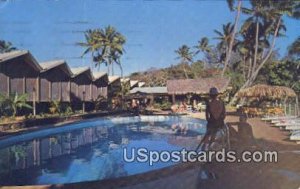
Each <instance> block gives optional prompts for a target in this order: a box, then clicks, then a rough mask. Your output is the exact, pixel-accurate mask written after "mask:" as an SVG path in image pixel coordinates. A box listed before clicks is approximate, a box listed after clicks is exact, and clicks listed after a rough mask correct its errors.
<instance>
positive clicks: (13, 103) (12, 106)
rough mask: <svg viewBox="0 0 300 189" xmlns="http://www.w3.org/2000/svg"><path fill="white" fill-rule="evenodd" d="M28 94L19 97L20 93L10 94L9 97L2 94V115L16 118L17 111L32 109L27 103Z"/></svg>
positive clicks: (0, 100)
mask: <svg viewBox="0 0 300 189" xmlns="http://www.w3.org/2000/svg"><path fill="white" fill-rule="evenodd" d="M27 98H28V94H26V93H25V94H22V95H18V93H13V94H10V95H9V96H6V95H3V94H0V109H1V112H2V113H1V114H2V115H5V116H13V117H15V116H16V114H17V111H18V110H19V109H22V108H28V109H32V107H31V106H30V105H29V104H28V103H27Z"/></svg>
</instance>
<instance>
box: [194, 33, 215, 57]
mask: <svg viewBox="0 0 300 189" xmlns="http://www.w3.org/2000/svg"><path fill="white" fill-rule="evenodd" d="M194 48H195V49H196V52H195V55H197V54H199V53H200V52H203V53H210V52H211V45H209V40H208V38H207V37H203V38H201V39H200V41H198V44H197V45H196V46H194Z"/></svg>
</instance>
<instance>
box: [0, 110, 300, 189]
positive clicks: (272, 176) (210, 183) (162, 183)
mask: <svg viewBox="0 0 300 189" xmlns="http://www.w3.org/2000/svg"><path fill="white" fill-rule="evenodd" d="M191 116H192V117H199V118H201V117H202V116H203V114H193V115H191ZM238 118H239V117H238V116H236V115H234V114H231V113H230V114H229V115H228V116H227V118H226V122H227V123H228V124H229V126H230V134H231V148H232V150H235V151H237V152H241V151H244V150H251V151H253V150H261V151H263V150H276V151H278V162H277V163H215V162H213V163H207V164H205V165H203V164H199V163H197V164H183V165H180V166H177V167H175V168H166V169H163V170H159V171H155V172H152V173H151V172H150V173H146V174H143V175H139V176H130V177H128V178H120V179H116V180H107V181H95V182H86V183H78V184H65V185H55V186H34V187H31V186H28V187H24V186H21V187H2V188H3V189H5V188H22V189H23V188H24V189H27V188H28V189H29V188H43V189H44V188H72V189H73V188H74V189H76V188H78V189H79V188H122V189H146V188H149V189H150V188H151V189H152V188H162V189H168V188H170V189H171V188H172V189H176V188H178V189H179V188H184V189H196V188H205V189H219V188H222V189H235V188H237V189H241V188H243V189H252V188H256V189H260V188H261V189H264V188H272V189H298V188H299V187H300V164H299V158H300V146H299V145H297V144H295V143H294V142H290V141H288V140H287V139H288V133H287V132H285V131H281V130H280V129H278V128H274V127H270V125H269V124H268V123H265V122H263V121H261V120H260V119H259V118H251V119H248V124H243V125H241V124H238ZM203 170H206V171H207V172H211V173H214V174H215V175H216V179H204V178H202V177H200V175H201V174H200V173H201V171H203Z"/></svg>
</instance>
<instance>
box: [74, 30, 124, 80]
mask: <svg viewBox="0 0 300 189" xmlns="http://www.w3.org/2000/svg"><path fill="white" fill-rule="evenodd" d="M125 42H126V39H125V37H124V36H123V35H122V34H121V33H120V32H118V31H117V30H116V29H115V28H114V27H112V26H107V27H106V28H105V29H94V30H87V31H86V32H85V42H83V43H78V45H80V46H84V47H86V50H85V51H84V53H83V55H82V56H84V55H85V54H87V53H91V54H92V58H93V61H94V62H95V63H96V66H100V64H105V65H106V66H107V72H108V74H112V75H113V74H114V67H113V64H114V63H115V64H117V65H119V66H120V65H121V63H120V58H121V56H122V55H123V53H124V52H125V50H124V44H125ZM120 68H121V67H120Z"/></svg>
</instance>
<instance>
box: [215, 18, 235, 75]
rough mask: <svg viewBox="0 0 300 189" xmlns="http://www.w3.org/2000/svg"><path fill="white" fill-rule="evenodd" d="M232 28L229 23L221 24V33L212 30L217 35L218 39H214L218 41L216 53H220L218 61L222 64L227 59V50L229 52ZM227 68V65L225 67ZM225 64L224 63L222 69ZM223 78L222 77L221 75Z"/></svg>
mask: <svg viewBox="0 0 300 189" xmlns="http://www.w3.org/2000/svg"><path fill="white" fill-rule="evenodd" d="M233 29H234V26H233V25H232V24H231V23H230V22H229V23H227V24H223V31H222V32H221V31H218V30H214V32H215V33H216V34H217V35H218V37H215V38H214V39H217V40H219V43H218V45H217V49H218V51H219V52H220V53H221V57H220V60H221V62H222V63H223V62H224V61H225V60H226V59H227V58H226V57H227V55H228V50H229V44H230V42H231V37H232V32H233ZM226 67H227V65H226ZM224 69H226V68H225V63H224V68H223V70H224ZM222 76H223V75H222Z"/></svg>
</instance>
